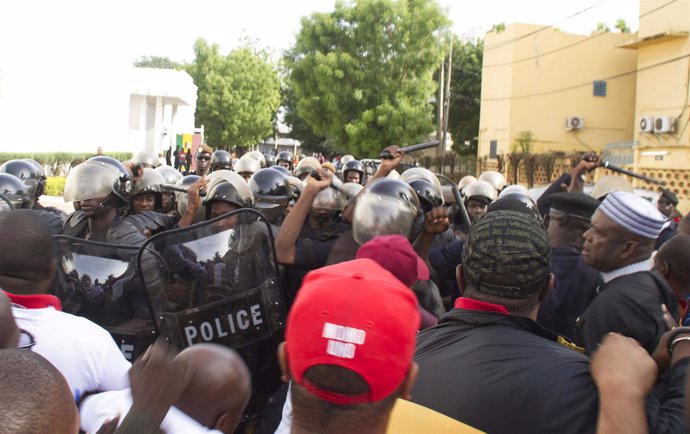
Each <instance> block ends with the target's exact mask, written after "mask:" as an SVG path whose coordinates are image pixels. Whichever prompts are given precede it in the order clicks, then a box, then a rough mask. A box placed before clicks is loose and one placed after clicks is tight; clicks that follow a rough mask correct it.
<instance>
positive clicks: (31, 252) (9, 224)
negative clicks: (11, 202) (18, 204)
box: [0, 209, 53, 294]
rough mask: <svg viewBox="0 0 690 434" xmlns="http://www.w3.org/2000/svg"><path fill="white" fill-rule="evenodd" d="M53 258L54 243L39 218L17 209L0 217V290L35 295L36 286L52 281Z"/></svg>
mask: <svg viewBox="0 0 690 434" xmlns="http://www.w3.org/2000/svg"><path fill="white" fill-rule="evenodd" d="M52 256H53V239H52V238H51V234H50V231H49V230H48V229H47V227H46V225H45V221H44V220H43V218H41V216H40V215H38V214H37V213H35V212H34V211H32V210H29V209H18V210H13V211H11V212H9V213H7V214H4V215H3V216H2V217H0V287H2V288H3V289H4V290H6V291H8V292H12V293H18V294H26V293H27V291H31V292H37V291H38V288H36V287H37V286H47V284H45V282H44V281H45V280H49V282H48V284H49V283H50V280H52V276H49V275H50V274H52V272H51V270H52V267H53V260H52ZM41 289H45V288H41Z"/></svg>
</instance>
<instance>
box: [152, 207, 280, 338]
mask: <svg viewBox="0 0 690 434" xmlns="http://www.w3.org/2000/svg"><path fill="white" fill-rule="evenodd" d="M147 260H148V261H151V262H152V264H153V266H152V268H153V269H155V271H156V272H155V273H144V274H142V280H143V282H144V283H145V286H146V291H147V292H148V296H149V299H150V301H151V306H152V308H153V312H154V316H155V320H156V322H157V325H158V329H159V331H160V334H161V336H165V337H167V338H168V339H169V340H170V341H171V342H172V343H174V344H175V345H176V346H178V347H179V348H186V347H188V346H190V345H194V344H197V343H204V342H211V343H216V344H221V345H225V346H227V347H230V348H233V349H238V348H242V347H245V346H247V345H250V344H252V343H255V342H258V341H261V340H264V339H267V338H269V337H270V336H271V335H273V334H274V332H275V331H277V330H279V329H281V328H283V327H284V324H285V302H284V290H283V288H282V285H281V279H280V277H279V275H278V264H277V262H276V255H275V248H274V243H273V235H272V232H271V229H270V226H269V224H268V223H267V221H266V220H265V218H263V216H262V214H261V213H259V212H257V211H255V210H253V209H240V210H237V211H234V212H232V213H228V214H225V215H222V216H219V217H217V218H215V219H212V220H208V221H205V222H201V223H198V224H195V225H192V226H189V227H186V228H181V229H176V230H171V231H166V232H163V233H160V234H158V235H155V236H154V237H152V238H150V239H149V240H148V241H147V242H146V243H145V244H144V245H143V246H142V248H141V250H140V254H139V261H140V264H142V266H143V263H144V261H147ZM149 268H151V267H149Z"/></svg>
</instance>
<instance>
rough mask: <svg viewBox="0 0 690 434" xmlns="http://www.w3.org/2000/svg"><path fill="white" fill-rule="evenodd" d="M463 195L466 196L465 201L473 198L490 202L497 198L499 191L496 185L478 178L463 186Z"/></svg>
mask: <svg viewBox="0 0 690 434" xmlns="http://www.w3.org/2000/svg"><path fill="white" fill-rule="evenodd" d="M463 195H464V196H465V202H467V201H468V200H470V199H473V200H478V201H480V202H484V203H486V204H489V203H491V202H493V201H495V200H496V197H497V196H498V193H497V192H496V189H495V188H494V186H493V185H491V184H489V183H488V182H487V181H482V180H478V181H474V182H473V183H471V184H468V185H467V186H466V187H465V188H463Z"/></svg>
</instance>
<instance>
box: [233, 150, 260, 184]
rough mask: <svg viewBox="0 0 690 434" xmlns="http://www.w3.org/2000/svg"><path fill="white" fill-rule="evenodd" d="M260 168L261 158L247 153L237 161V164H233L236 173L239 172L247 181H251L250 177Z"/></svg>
mask: <svg viewBox="0 0 690 434" xmlns="http://www.w3.org/2000/svg"><path fill="white" fill-rule="evenodd" d="M259 169H261V163H260V162H259V160H257V159H255V158H252V157H249V156H247V155H243V156H242V157H241V158H240V159H239V160H237V161H236V162H235V165H234V166H233V170H234V171H235V172H236V173H239V174H240V176H241V177H242V178H243V179H244V180H245V181H246V182H249V178H251V177H252V175H253V174H254V173H256V172H257V171H258V170H259Z"/></svg>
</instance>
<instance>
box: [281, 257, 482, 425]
mask: <svg viewBox="0 0 690 434" xmlns="http://www.w3.org/2000/svg"><path fill="white" fill-rule="evenodd" d="M419 322H420V318H419V311H418V309H417V301H416V299H415V296H414V295H413V293H412V292H411V291H410V289H409V288H407V287H405V285H403V284H402V283H401V282H400V281H399V280H398V279H397V278H395V277H394V276H393V275H392V274H390V273H389V272H388V271H386V270H385V269H383V268H382V267H381V266H380V265H378V264H377V263H376V262H374V261H372V260H370V259H356V260H354V261H349V262H344V263H340V264H337V265H333V266H330V267H324V268H321V269H318V270H315V271H313V272H311V273H309V274H308V275H307V277H306V278H305V280H304V283H303V285H302V287H301V288H300V291H299V292H298V294H297V298H296V299H295V303H294V304H293V306H292V309H291V310H290V313H289V315H288V320H287V328H286V332H285V337H286V342H284V343H283V344H281V346H280V348H279V350H278V358H279V361H280V363H281V369H282V371H283V379H284V380H286V381H287V380H288V379H290V380H291V381H292V387H291V398H292V406H293V410H292V427H291V431H290V432H292V433H307V432H309V433H329V434H338V433H357V434H368V433H372V434H379V433H384V432H400V431H399V430H400V426H397V427H395V428H394V426H395V425H396V419H397V417H396V416H395V414H396V413H400V414H401V415H402V414H404V415H405V416H408V417H409V416H410V415H411V414H413V415H414V418H413V420H414V421H415V423H417V424H420V423H421V424H424V425H423V426H424V431H426V432H439V433H443V432H461V433H462V432H475V431H474V430H471V429H470V428H468V427H466V426H464V425H462V424H459V423H456V422H453V421H450V420H449V419H448V418H445V417H443V416H441V415H440V414H437V413H434V412H431V411H429V410H428V409H425V408H423V407H420V406H416V405H414V404H411V403H409V402H406V401H402V400H400V399H398V398H409V397H410V395H409V392H410V390H411V388H412V385H413V383H414V380H415V378H416V375H417V366H416V364H415V363H413V362H412V353H413V352H414V346H415V337H416V335H417V329H418V327H419ZM394 406H395V408H396V410H395V411H393V407H394ZM391 412H393V416H391ZM406 423H408V425H406V427H405V429H406V430H407V431H408V432H423V431H420V428H419V427H411V426H410V425H409V421H406ZM449 424H450V425H452V428H451V427H450V426H449ZM410 428H411V429H412V430H411V431H410ZM451 429H452V430H451ZM387 430H388V431H387Z"/></svg>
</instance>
